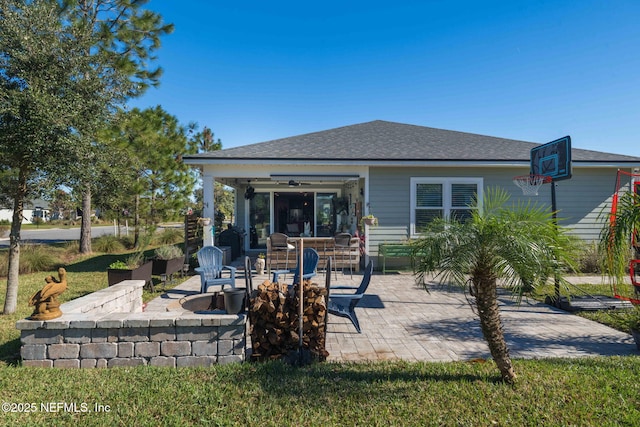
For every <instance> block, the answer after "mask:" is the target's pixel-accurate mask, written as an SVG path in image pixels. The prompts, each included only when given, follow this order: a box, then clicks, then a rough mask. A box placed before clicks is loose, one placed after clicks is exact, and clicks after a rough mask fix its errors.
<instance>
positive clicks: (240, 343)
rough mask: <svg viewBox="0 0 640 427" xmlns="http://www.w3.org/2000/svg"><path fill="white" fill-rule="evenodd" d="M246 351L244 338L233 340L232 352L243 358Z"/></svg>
mask: <svg viewBox="0 0 640 427" xmlns="http://www.w3.org/2000/svg"><path fill="white" fill-rule="evenodd" d="M246 351H247V342H246V340H233V354H237V355H240V356H242V358H243V359H244V358H245V353H246Z"/></svg>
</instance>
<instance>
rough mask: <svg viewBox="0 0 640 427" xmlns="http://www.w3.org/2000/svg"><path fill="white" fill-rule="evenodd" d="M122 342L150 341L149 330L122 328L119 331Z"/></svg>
mask: <svg viewBox="0 0 640 427" xmlns="http://www.w3.org/2000/svg"><path fill="white" fill-rule="evenodd" d="M118 338H119V340H120V341H134V342H142V341H149V328H122V329H120V330H119V331H118Z"/></svg>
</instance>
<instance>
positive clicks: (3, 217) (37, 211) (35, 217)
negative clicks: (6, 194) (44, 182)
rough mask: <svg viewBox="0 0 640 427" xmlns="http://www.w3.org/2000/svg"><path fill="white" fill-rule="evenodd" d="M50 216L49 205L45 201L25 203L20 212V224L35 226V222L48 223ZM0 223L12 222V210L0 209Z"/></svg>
mask: <svg viewBox="0 0 640 427" xmlns="http://www.w3.org/2000/svg"><path fill="white" fill-rule="evenodd" d="M50 214H51V212H50V211H49V203H48V202H46V201H45V200H42V199H36V200H32V201H26V202H25V203H24V210H23V211H22V223H23V224H35V223H36V221H49V220H50V219H51V218H50ZM0 221H8V222H13V208H9V207H0Z"/></svg>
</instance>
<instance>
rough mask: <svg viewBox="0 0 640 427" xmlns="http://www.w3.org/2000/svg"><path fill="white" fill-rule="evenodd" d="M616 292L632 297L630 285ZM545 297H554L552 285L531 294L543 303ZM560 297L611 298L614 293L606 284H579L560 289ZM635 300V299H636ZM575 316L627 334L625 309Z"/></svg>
mask: <svg viewBox="0 0 640 427" xmlns="http://www.w3.org/2000/svg"><path fill="white" fill-rule="evenodd" d="M618 292H619V293H620V294H621V295H622V296H626V297H632V296H634V295H633V290H632V285H630V284H627V285H622V286H620V287H619V289H618ZM547 295H555V287H554V285H553V284H551V283H550V284H547V285H546V286H542V287H538V288H536V289H535V290H534V291H533V292H532V293H531V297H533V298H535V299H537V300H539V301H544V300H545V297H546V296H547ZM560 295H561V296H570V297H571V296H573V297H580V296H590V295H598V296H607V297H613V296H614V292H613V288H612V287H611V286H610V285H608V284H581V285H577V286H571V287H570V288H568V289H566V288H561V289H560ZM636 298H637V297H636ZM576 315H578V316H581V317H584V318H586V319H589V320H593V321H595V322H598V323H602V324H604V325H607V326H609V327H611V328H614V329H617V330H619V331H622V332H627V333H629V327H628V326H627V321H626V318H627V317H629V316H630V315H631V311H630V310H625V309H616V310H599V311H582V312H577V313H576Z"/></svg>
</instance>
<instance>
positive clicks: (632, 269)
mask: <svg viewBox="0 0 640 427" xmlns="http://www.w3.org/2000/svg"><path fill="white" fill-rule="evenodd" d="M623 177H628V179H629V181H630V184H631V188H632V191H633V192H634V194H636V195H640V174H638V173H631V172H626V171H622V170H618V175H617V178H616V189H615V192H614V194H613V199H612V201H611V215H610V217H609V221H610V226H611V227H613V226H614V225H615V221H616V213H617V211H618V200H619V197H620V192H621V188H622V186H621V181H622V179H623ZM639 236H640V234H639V233H638V231H635V232H634V233H633V235H632V236H631V244H632V246H633V248H634V252H635V257H636V258H640V239H639ZM629 276H631V283H632V284H633V287H634V291H635V292H634V293H633V294H634V295H635V297H627V296H624V295H621V294H620V293H619V292H618V287H617V285H616V284H615V283H614V285H613V293H614V296H615V297H616V298H618V299H622V300H625V301H630V302H631V303H633V304H640V259H632V260H631V261H630V262H629Z"/></svg>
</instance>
